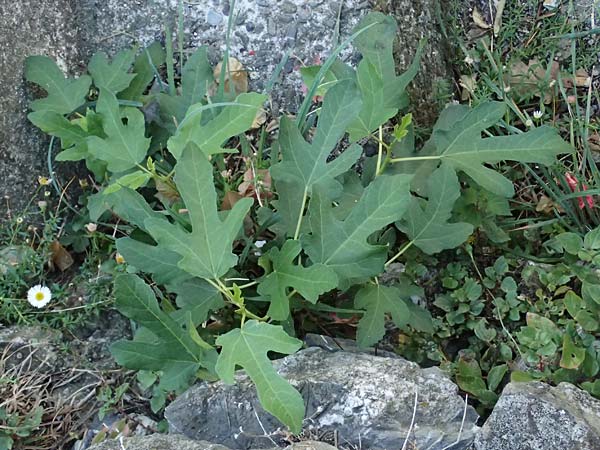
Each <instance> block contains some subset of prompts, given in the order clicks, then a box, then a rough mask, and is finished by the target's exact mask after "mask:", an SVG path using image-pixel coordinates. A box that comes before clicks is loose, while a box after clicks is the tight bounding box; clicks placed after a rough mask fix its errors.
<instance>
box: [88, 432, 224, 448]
mask: <svg viewBox="0 0 600 450" xmlns="http://www.w3.org/2000/svg"><path fill="white" fill-rule="evenodd" d="M123 448H126V449H127V450H229V449H228V448H227V447H223V446H222V445H216V444H211V443H210V442H206V441H192V440H190V439H188V438H186V437H184V436H177V435H166V434H151V435H149V436H143V437H139V436H135V437H130V438H125V439H123V445H121V442H120V439H108V440H106V441H104V442H101V443H100V444H96V445H92V446H91V447H89V450H122V449H123Z"/></svg>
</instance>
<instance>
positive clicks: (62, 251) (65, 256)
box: [50, 241, 73, 272]
mask: <svg viewBox="0 0 600 450" xmlns="http://www.w3.org/2000/svg"><path fill="white" fill-rule="evenodd" d="M50 251H51V252H52V265H53V266H54V267H57V268H58V269H59V270H60V271H61V272H64V271H65V270H67V269H68V268H69V267H71V266H72V265H73V257H72V256H71V254H70V253H69V252H68V251H67V249H66V248H64V247H63V246H62V244H61V243H60V242H58V241H54V242H52V244H50Z"/></svg>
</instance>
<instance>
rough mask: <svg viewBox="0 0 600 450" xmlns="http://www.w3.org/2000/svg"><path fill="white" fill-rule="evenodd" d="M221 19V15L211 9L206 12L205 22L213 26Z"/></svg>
mask: <svg viewBox="0 0 600 450" xmlns="http://www.w3.org/2000/svg"><path fill="white" fill-rule="evenodd" d="M222 21H223V15H222V14H221V13H219V12H217V11H215V10H213V9H209V10H208V13H206V22H207V23H208V24H209V25H212V26H213V27H215V26H217V25H219V24H220V23H221V22H222Z"/></svg>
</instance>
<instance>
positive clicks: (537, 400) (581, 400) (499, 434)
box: [475, 382, 600, 450]
mask: <svg viewBox="0 0 600 450" xmlns="http://www.w3.org/2000/svg"><path fill="white" fill-rule="evenodd" d="M475 448H476V450H563V449H565V450H566V449H577V450H597V449H599V448H600V401H598V400H596V399H594V398H593V397H592V396H591V395H589V394H588V393H587V392H585V391H582V390H581V389H578V388H576V387H575V386H573V385H572V384H569V383H560V384H559V385H558V386H557V387H552V386H550V385H547V384H545V383H540V382H531V383H510V384H508V385H507V386H506V387H505V388H504V391H503V392H502V395H501V396H500V399H499V400H498V403H497V404H496V406H495V407H494V410H493V411H492V414H491V415H490V417H489V418H488V420H487V421H486V422H485V424H484V426H483V427H482V428H481V432H480V434H479V435H478V436H477V438H476V440H475Z"/></svg>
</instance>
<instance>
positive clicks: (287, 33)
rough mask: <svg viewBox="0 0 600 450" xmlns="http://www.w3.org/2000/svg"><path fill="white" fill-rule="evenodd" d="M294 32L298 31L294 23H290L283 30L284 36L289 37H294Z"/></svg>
mask: <svg viewBox="0 0 600 450" xmlns="http://www.w3.org/2000/svg"><path fill="white" fill-rule="evenodd" d="M296 33H298V27H297V26H296V24H295V23H291V24H289V25H288V27H287V28H286V30H285V37H287V38H290V39H296Z"/></svg>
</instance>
